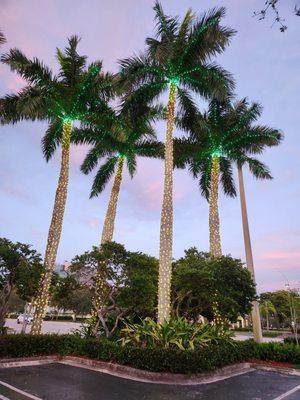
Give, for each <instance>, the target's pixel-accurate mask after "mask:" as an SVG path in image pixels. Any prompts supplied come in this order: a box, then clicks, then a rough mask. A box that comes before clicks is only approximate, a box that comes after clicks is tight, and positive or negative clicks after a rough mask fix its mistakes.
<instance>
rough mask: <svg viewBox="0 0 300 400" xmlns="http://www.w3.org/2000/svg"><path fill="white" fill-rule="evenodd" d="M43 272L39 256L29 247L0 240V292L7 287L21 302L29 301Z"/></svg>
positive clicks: (3, 239) (34, 293) (35, 291)
mask: <svg viewBox="0 0 300 400" xmlns="http://www.w3.org/2000/svg"><path fill="white" fill-rule="evenodd" d="M43 270H44V268H43V265H42V258H41V255H40V254H39V253H37V252H36V250H34V249H32V248H31V246H30V245H28V244H24V243H19V242H17V243H13V242H11V241H10V240H8V239H6V238H0V290H3V289H4V287H5V286H7V285H9V286H10V287H11V289H12V288H14V289H15V291H16V294H17V295H18V296H19V297H20V298H21V299H22V300H25V301H30V300H31V298H32V297H34V296H35V295H36V293H37V290H38V285H39V280H40V276H41V274H42V272H43Z"/></svg>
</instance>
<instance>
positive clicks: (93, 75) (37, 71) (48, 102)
mask: <svg viewBox="0 0 300 400" xmlns="http://www.w3.org/2000/svg"><path fill="white" fill-rule="evenodd" d="M78 42H79V39H78V37H76V36H72V37H71V38H70V39H69V40H68V46H67V47H66V49H65V50H64V51H61V50H59V49H57V54H56V56H57V60H58V63H59V74H58V76H53V74H52V72H51V70H50V69H49V68H48V67H46V66H45V65H44V64H43V63H42V62H41V61H39V60H38V59H36V58H34V59H33V60H30V59H28V58H27V57H26V56H25V55H24V54H23V53H22V52H21V51H20V50H18V49H12V50H10V52H9V53H7V54H5V55H3V56H2V57H1V60H2V62H4V63H5V64H7V65H9V66H10V68H11V69H12V71H16V72H17V73H18V74H19V75H20V76H21V77H22V78H23V79H25V80H26V81H27V82H28V85H27V86H26V87H24V88H23V89H22V90H21V91H20V92H19V93H18V94H12V95H7V96H5V97H4V98H3V99H1V100H0V118H1V122H2V123H15V122H17V121H20V120H24V119H25V120H33V121H34V120H47V121H49V127H48V130H47V132H46V135H45V136H44V138H43V142H42V147H43V153H44V156H45V158H46V160H47V161H48V160H49V159H50V158H51V157H52V155H53V154H54V152H55V150H56V148H57V147H58V145H61V151H62V153H61V154H62V155H61V168H60V174H59V179H58V185H57V189H56V195H55V202H54V207H53V212H52V219H51V224H50V228H49V232H48V240H47V246H46V252H45V258H44V265H45V274H44V275H43V282H42V283H41V287H40V292H39V295H38V298H37V302H36V309H35V314H34V321H33V325H32V333H33V334H38V333H40V331H41V324H42V319H43V316H44V313H45V309H46V306H47V303H48V299H49V288H50V285H51V276H52V273H53V268H54V263H55V260H56V255H57V250H58V245H59V241H60V236H61V230H62V224H63V216H64V210H65V205H66V199H67V189H68V177H69V156H70V140H71V134H72V126H73V123H74V121H80V122H85V123H87V122H91V121H92V120H93V118H94V117H95V113H103V111H105V110H106V100H107V98H108V96H109V95H110V93H111V76H110V75H109V74H106V75H104V74H100V71H101V67H102V63H101V62H100V61H97V62H95V63H92V64H90V65H88V66H87V63H86V57H85V56H80V55H79V54H78V52H77V45H78ZM103 118H104V117H103Z"/></svg>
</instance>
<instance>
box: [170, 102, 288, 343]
mask: <svg viewBox="0 0 300 400" xmlns="http://www.w3.org/2000/svg"><path fill="white" fill-rule="evenodd" d="M261 112H262V108H261V107H260V106H259V105H258V104H257V103H253V104H251V105H249V104H248V102H247V100H246V99H243V100H241V101H239V102H237V103H236V104H234V105H231V104H230V101H229V100H228V101H227V102H225V103H218V102H216V101H212V102H211V103H210V105H209V109H208V111H207V113H205V114H204V115H203V116H202V115H200V114H199V116H198V118H197V119H196V121H195V122H194V123H193V124H192V128H190V131H191V137H190V139H188V140H177V142H176V144H175V147H176V148H177V150H176V153H178V154H177V155H176V164H177V165H178V166H179V167H184V165H185V163H186V162H187V163H188V164H189V166H190V170H191V172H192V174H193V175H194V177H195V178H199V183H200V188H201V191H202V194H203V195H204V196H205V197H206V198H207V199H209V232H210V234H209V237H210V253H211V254H212V255H213V256H214V257H220V256H221V255H222V250H221V238H220V223H219V209H218V196H219V181H220V180H221V183H222V187H223V190H224V192H225V194H227V195H230V196H236V190H235V184H234V180H233V176H232V164H237V165H238V170H239V183H240V199H241V209H242V221H243V232H244V241H245V251H246V263H247V268H248V270H249V271H250V273H251V275H252V278H253V280H254V282H255V274H254V265H253V257H252V251H251V245H250V235H249V226H248V219H247V210H246V200H245V192H244V186H243V180H242V175H241V174H242V170H241V168H242V165H243V164H248V166H249V168H250V171H251V172H252V174H253V175H254V176H255V177H256V178H258V179H271V178H272V177H271V175H270V172H269V170H268V169H267V168H266V167H265V166H264V164H262V163H261V162H260V161H258V160H257V159H255V158H253V157H251V156H250V155H249V154H251V153H261V152H262V151H263V150H264V148H265V147H267V146H276V145H278V144H279V143H280V141H281V139H282V135H281V133H280V132H279V131H278V130H275V129H272V128H269V127H266V126H260V125H256V126H252V123H253V122H254V121H255V120H256V119H257V118H258V117H259V116H260V115H261ZM190 123H191V121H190V120H189V119H186V118H185V117H183V118H181V119H180V118H179V124H180V125H181V126H182V127H183V128H184V129H189V128H188V127H190V126H191V125H190ZM183 146H185V148H183ZM189 154H190V156H189ZM220 175H221V179H220ZM216 309H217V307H216ZM252 321H253V333H254V338H255V340H256V341H257V342H261V341H262V334H261V322H260V315H259V308H258V303H257V301H254V302H253V308H252Z"/></svg>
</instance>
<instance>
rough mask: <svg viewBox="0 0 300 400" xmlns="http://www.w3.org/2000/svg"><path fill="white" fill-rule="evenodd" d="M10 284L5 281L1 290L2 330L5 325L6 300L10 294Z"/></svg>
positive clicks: (0, 322) (0, 313)
mask: <svg viewBox="0 0 300 400" xmlns="http://www.w3.org/2000/svg"><path fill="white" fill-rule="evenodd" d="M11 289H12V287H11V284H10V282H9V281H7V282H6V283H5V284H4V287H3V289H2V290H1V295H0V328H3V327H4V325H5V317H6V313H7V309H8V300H9V296H10V294H11Z"/></svg>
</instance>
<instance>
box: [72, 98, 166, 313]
mask: <svg viewBox="0 0 300 400" xmlns="http://www.w3.org/2000/svg"><path fill="white" fill-rule="evenodd" d="M164 114H165V113H164V109H163V107H161V106H156V107H153V106H152V107H149V106H147V105H145V104H136V103H133V104H129V102H126V101H125V102H124V103H123V105H122V107H121V109H120V110H119V111H114V110H113V109H111V113H110V115H111V118H110V119H109V123H108V124H106V125H105V126H104V125H103V124H102V123H101V121H100V125H98V124H97V123H96V122H94V123H93V124H92V125H90V126H89V127H85V128H83V129H74V135H73V142H74V143H76V144H83V143H84V144H89V145H92V148H91V149H90V151H89V152H88V154H87V156H86V158H85V160H84V162H83V164H82V166H81V170H82V172H83V173H85V174H89V173H90V172H91V171H92V170H94V169H95V168H96V167H97V165H98V164H99V163H100V162H103V161H104V162H103V164H102V165H101V166H100V168H99V170H98V172H97V173H96V175H95V178H94V181H93V185H92V190H91V194H90V197H91V198H92V197H95V196H98V195H99V194H100V193H101V192H102V191H103V190H104V188H105V187H106V185H107V183H108V182H109V181H110V179H111V178H112V177H113V176H114V178H113V185H112V189H111V194H110V199H109V203H108V208H107V211H106V215H105V220H104V224H103V229H102V235H101V241H100V249H101V247H102V245H103V244H104V243H106V242H110V241H112V240H113V234H114V226H115V218H116V212H117V204H118V197H119V192H120V187H121V182H122V177H123V170H124V162H125V161H126V165H127V169H128V172H129V174H130V176H131V177H133V175H134V173H135V172H136V166H137V157H138V156H141V157H161V155H162V154H163V144H162V143H160V142H157V141H156V140H155V139H156V133H155V131H154V130H153V128H152V126H151V123H152V122H154V121H155V120H157V119H159V118H163V117H164ZM102 290H103V280H102V277H101V269H99V274H97V276H96V298H95V301H94V308H95V309H96V311H97V309H98V308H99V307H100V306H101V298H102V296H101V292H102Z"/></svg>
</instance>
